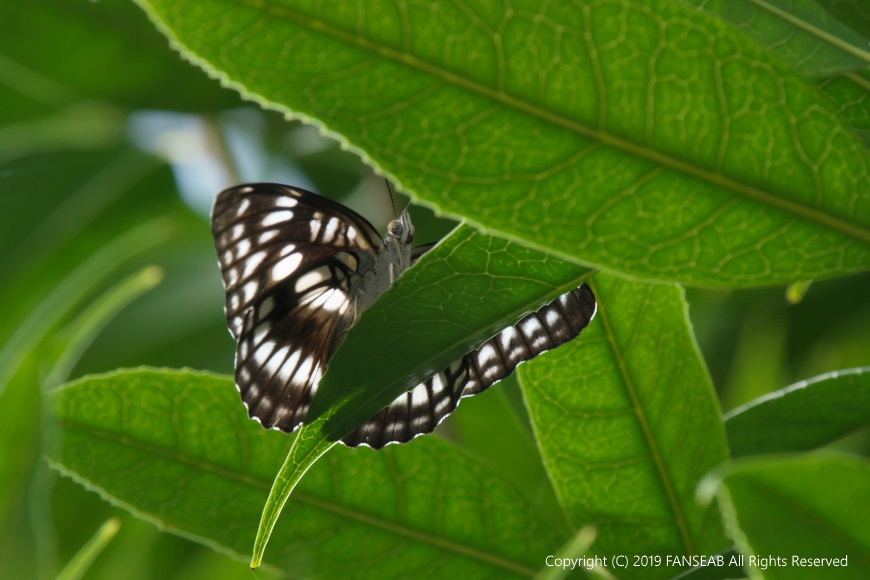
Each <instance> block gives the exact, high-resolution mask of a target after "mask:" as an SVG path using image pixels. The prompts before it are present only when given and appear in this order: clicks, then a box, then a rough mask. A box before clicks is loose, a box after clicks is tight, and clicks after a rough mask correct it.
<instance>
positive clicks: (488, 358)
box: [477, 344, 496, 366]
mask: <svg viewBox="0 0 870 580" xmlns="http://www.w3.org/2000/svg"><path fill="white" fill-rule="evenodd" d="M495 357H496V353H495V349H494V348H493V347H492V345H490V344H484V345H483V346H482V347H480V350H479V351H478V352H477V364H479V365H481V366H483V365H491V364H493V362H495Z"/></svg>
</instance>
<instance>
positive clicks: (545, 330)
mask: <svg viewBox="0 0 870 580" xmlns="http://www.w3.org/2000/svg"><path fill="white" fill-rule="evenodd" d="M212 232H213V234H214V237H215V245H216V248H217V252H218V259H219V264H220V267H221V273H222V276H223V281H224V287H225V290H226V297H227V300H226V315H227V323H228V327H229V330H230V333H231V334H232V336H233V338H234V339H235V340H236V342H237V349H236V386H237V387H238V388H239V391H240V393H241V395H242V400H243V401H244V403H245V405H246V407H247V408H248V413H249V415H250V416H251V417H252V418H254V419H256V420H258V421H260V423H261V424H262V425H263V426H264V427H267V428H277V429H280V430H282V431H286V432H291V431H293V430H295V429H296V428H297V427H298V426H299V425H301V424H302V423H303V422H304V420H305V418H306V414H307V412H308V408H309V406H310V403H311V400H312V397H313V395H314V393H315V392H316V389H317V386H318V383H319V382H320V379H321V377H322V376H323V373H324V372H325V369H326V366H327V364H328V362H329V360H330V359H331V357H332V355H333V354H334V353H335V351H336V350H337V349H338V347H339V346H340V344H341V342H342V341H343V340H344V337H345V335H346V334H347V331H348V330H349V329H350V328H351V327H352V326H353V325H354V324H355V323H356V321H357V320H358V318H359V316H360V315H361V314H362V312H363V311H365V310H366V309H367V308H368V307H369V306H371V305H372V304H373V303H374V302H375V301H376V300H377V299H378V297H379V296H380V295H381V294H383V293H384V292H385V291H386V290H387V289H388V288H389V287H390V285H391V284H392V283H393V282H395V280H396V279H397V278H398V277H399V276H400V275H401V274H402V273H403V272H404V271H405V270H407V269H408V268H410V267H411V266H413V264H414V263H415V262H416V261H417V260H418V259H419V258H420V256H422V255H423V253H425V252H426V251H427V250H428V249H429V247H430V246H418V247H416V248H415V247H413V246H412V241H413V236H414V228H413V225H412V224H411V219H410V216H409V215H408V213H407V211H405V212H403V213H402V214H401V215H400V216H399V217H398V218H397V219H395V220H393V221H392V222H390V224H389V226H388V229H387V234H386V236H384V237H383V238H381V237H380V236H379V235H378V232H377V231H376V230H375V228H374V227H373V226H372V225H371V224H370V223H369V222H368V221H367V220H365V219H364V218H363V217H361V216H360V215H359V214H357V213H356V212H354V211H352V210H350V209H349V208H347V207H345V206H343V205H341V204H338V203H336V202H334V201H331V200H329V199H327V198H324V197H321V196H319V195H317V194H314V193H311V192H308V191H305V190H303V189H299V188H293V187H288V186H284V185H279V184H268V183H260V184H251V185H242V186H238V187H233V188H230V189H227V190H225V191H223V192H221V193H220V194H219V195H218V197H217V199H216V201H215V206H214V210H213V212H212ZM595 308H596V304H595V297H594V296H593V295H592V292H591V290H589V287H588V286H586V285H583V286H581V287H580V288H577V289H576V290H573V291H571V292H568V293H566V294H564V295H562V296H560V297H558V298H557V299H556V300H554V301H552V302H551V303H549V304H546V305H544V306H543V307H541V309H539V310H538V311H536V312H532V313H530V314H528V315H526V316H525V317H524V318H523V319H522V320H520V321H519V322H518V323H517V324H515V325H514V326H509V327H507V328H505V329H504V330H502V331H501V332H500V333H499V334H498V335H496V336H494V337H493V338H491V339H490V340H488V341H485V342H484V343H483V344H482V345H480V346H479V347H478V348H477V349H475V350H473V351H471V352H469V353H468V354H467V355H465V356H464V357H462V358H461V359H459V360H457V361H455V362H454V363H453V364H451V365H449V366H448V367H447V368H446V369H444V370H443V371H441V372H437V373H434V374H433V375H432V376H431V377H429V378H428V379H427V380H426V381H424V382H422V383H420V384H419V385H417V386H416V387H415V388H414V389H412V390H411V391H409V392H407V393H404V394H403V395H401V396H399V397H398V398H397V399H396V400H394V401H393V402H392V403H391V404H390V405H389V406H387V407H386V408H384V409H382V410H381V411H380V412H379V413H378V414H376V415H375V416H374V417H372V418H371V419H369V420H368V421H366V422H365V423H364V424H363V425H361V426H360V427H359V428H357V429H356V430H355V431H354V432H352V433H350V434H349V435H347V436H346V437H345V438H344V439H343V442H344V443H345V444H347V445H349V446H357V445H367V446H370V447H374V448H380V447H383V446H384V445H387V444H389V443H396V442H406V441H409V440H411V439H413V438H414V437H416V436H418V435H421V434H424V433H429V432H431V431H432V430H433V429H434V428H435V427H436V426H437V425H438V423H439V422H440V421H441V420H443V419H444V417H446V416H447V415H448V414H450V413H451V412H452V411H453V410H454V409H455V408H456V406H457V405H458V404H459V400H460V398H461V397H463V396H470V395H474V394H477V393H479V392H481V391H483V390H485V389H486V388H488V387H489V386H491V385H492V384H493V383H495V382H497V381H498V380H500V379H503V378H505V377H506V376H507V375H509V374H510V373H511V372H513V370H514V369H515V368H516V366H517V365H518V364H520V363H521V362H523V361H525V360H528V359H530V358H532V357H534V356H536V355H537V354H540V353H541V352H543V351H545V350H548V349H550V348H554V347H556V346H558V345H560V344H563V343H564V342H567V341H568V340H570V339H572V338H574V337H575V336H577V335H578V334H579V333H580V331H582V329H583V328H585V326H586V325H587V324H588V322H589V320H591V318H592V316H594V314H595Z"/></svg>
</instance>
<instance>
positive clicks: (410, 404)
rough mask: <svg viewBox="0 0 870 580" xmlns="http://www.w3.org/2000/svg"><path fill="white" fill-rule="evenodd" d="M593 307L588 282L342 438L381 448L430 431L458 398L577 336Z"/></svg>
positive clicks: (594, 302)
mask: <svg viewBox="0 0 870 580" xmlns="http://www.w3.org/2000/svg"><path fill="white" fill-rule="evenodd" d="M596 307H597V305H596V301H595V295H594V294H593V293H592V290H591V289H590V288H589V286H587V285H586V284H583V285H582V286H580V287H579V288H576V289H575V290H572V291H571V292H567V293H565V294H563V295H561V296H559V297H558V298H556V299H555V300H553V301H552V302H549V303H548V304H545V305H544V306H542V307H541V308H540V309H538V310H537V311H535V312H532V313H530V314H527V315H526V316H524V317H523V318H522V319H521V320H520V321H519V322H518V323H517V324H515V325H513V326H508V327H507V328H505V329H504V330H502V331H501V332H499V333H498V334H496V335H495V336H494V337H492V338H490V339H489V340H487V341H486V342H484V343H483V344H481V345H480V346H479V347H478V348H476V349H474V350H472V351H471V352H469V353H468V354H466V355H465V356H464V357H462V358H461V359H459V360H458V361H456V362H454V363H453V364H452V365H450V366H449V367H448V368H446V369H444V370H443V371H441V372H440V373H436V374H435V375H433V376H432V377H430V378H429V379H427V380H426V381H424V382H422V383H420V384H419V385H417V386H416V387H414V389H412V390H411V391H408V392H407V393H403V394H402V395H400V396H399V397H398V398H396V399H395V400H394V401H393V402H392V403H390V405H389V406H387V407H386V408H385V409H382V410H381V411H380V412H379V413H378V414H377V415H375V416H374V417H372V418H371V419H369V420H368V421H366V422H365V423H363V424H362V425H361V426H360V427H359V428H357V429H356V430H355V431H354V432H353V433H351V434H350V435H348V436H347V437H345V438H344V439H343V440H342V441H343V443H344V444H345V445H347V446H349V447H356V446H358V445H367V446H369V447H372V448H375V449H380V448H381V447H383V446H384V445H388V444H390V443H406V442H408V441H410V440H411V439H413V438H414V437H417V436H419V435H423V434H426V433H431V432H432V431H433V430H434V429H435V427H437V426H438V424H439V423H440V422H441V421H443V420H444V418H446V417H447V415H449V414H450V413H452V412H453V411H454V410H455V409H456V407H457V406H458V405H459V401H460V399H461V398H462V397H470V396H472V395H476V394H478V393H481V392H483V391H485V390H486V389H488V388H489V387H491V386H492V385H494V384H495V383H496V382H498V381H500V380H502V379H504V378H505V377H507V376H509V375H510V374H511V373H513V372H514V370H516V368H517V366H518V365H519V364H520V363H522V362H525V361H527V360H530V359H532V358H534V357H536V356H538V355H539V354H541V353H543V352H545V351H548V350H550V349H552V348H556V347H557V346H560V345H562V344H565V343H566V342H568V341H570V340H572V339H574V338H576V337H577V335H579V334H580V333H581V332H582V331H583V329H584V328H586V326H587V325H588V324H589V322H590V321H591V320H592V318H593V317H594V316H595V311H596Z"/></svg>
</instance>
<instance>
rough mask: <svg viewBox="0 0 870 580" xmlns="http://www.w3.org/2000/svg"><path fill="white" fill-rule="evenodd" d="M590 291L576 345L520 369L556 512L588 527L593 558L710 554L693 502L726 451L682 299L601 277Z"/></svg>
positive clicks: (666, 289) (708, 513) (709, 522)
mask: <svg viewBox="0 0 870 580" xmlns="http://www.w3.org/2000/svg"><path fill="white" fill-rule="evenodd" d="M592 288H593V290H594V291H595V294H596V296H597V297H598V300H599V312H598V315H597V317H596V319H595V320H594V321H593V322H592V324H591V325H590V327H589V328H588V329H587V330H586V332H585V333H584V334H583V335H582V336H581V337H580V339H579V340H576V341H574V342H572V343H570V344H569V345H566V346H564V347H562V348H560V349H558V350H555V351H553V352H550V353H547V354H545V355H543V356H541V357H538V359H536V360H535V364H533V365H531V364H530V365H527V366H524V367H521V369H520V380H521V383H522V385H523V388H524V391H525V394H526V398H527V401H528V406H529V411H530V413H531V415H532V419H533V422H534V425H535V430H536V433H537V437H538V442H539V445H540V448H541V451H542V453H543V456H544V459H545V462H546V465H547V469H548V470H549V472H550V475H551V477H552V480H553V485H554V487H555V488H556V492H557V494H558V495H559V497H560V499H561V501H562V505H563V506H564V508H565V510H566V512H567V514H568V517H569V519H570V521H571V523H572V524H573V526H574V527H575V528H576V527H579V526H581V525H593V526H595V527H596V528H597V530H598V538H597V540H596V542H595V544H594V546H593V551H594V553H596V554H599V555H602V556H604V555H609V554H647V555H648V554H670V555H691V554H702V555H707V556H709V555H711V554H715V553H717V552H719V551H721V550H723V549H724V548H726V547H727V542H726V540H725V538H724V536H723V533H722V530H721V524H720V523H719V521H718V513H717V512H716V510H715V509H711V508H709V507H708V508H701V507H699V506H697V505H696V504H695V499H694V493H695V486H696V484H697V482H698V481H699V480H700V479H701V477H703V475H704V474H705V473H706V472H707V471H708V470H710V469H712V468H713V467H714V466H716V465H717V464H718V463H720V462H721V461H723V460H725V459H726V458H727V456H728V451H727V447H726V443H725V432H724V429H723V428H722V426H721V422H720V417H719V409H718V404H717V402H716V398H715V394H714V392H713V389H712V386H711V384H710V379H709V377H708V375H707V371H706V368H705V366H704V364H703V362H702V361H701V359H700V356H699V354H698V351H697V347H696V345H695V342H694V338H693V336H692V334H691V331H690V329H689V326H688V320H687V317H686V303H685V301H684V300H683V295H682V291H681V290H680V289H679V288H677V287H675V286H671V285H646V284H641V283H635V282H629V281H626V280H622V279H619V278H615V277H612V276H608V275H605V274H597V275H596V276H595V278H594V280H593V283H592ZM676 571H677V570H675V569H673V568H667V567H661V568H648V569H637V568H633V569H632V573H633V574H640V575H647V576H651V577H660V576H662V575H673V574H674V573H675V572H676Z"/></svg>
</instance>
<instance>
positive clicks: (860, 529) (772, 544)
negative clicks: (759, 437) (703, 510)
mask: <svg viewBox="0 0 870 580" xmlns="http://www.w3.org/2000/svg"><path fill="white" fill-rule="evenodd" d="M868 489H870V463H868V462H867V460H866V459H861V458H857V457H850V456H846V455H839V454H832V453H814V454H804V455H795V456H783V457H770V458H756V459H748V460H744V461H737V462H735V463H734V464H733V465H731V466H729V467H727V468H725V469H723V470H721V471H720V472H718V473H717V474H716V475H714V476H710V477H709V478H708V479H705V480H704V482H703V484H702V488H701V490H700V494H701V495H702V497H704V498H709V497H712V496H714V495H715V497H716V498H717V500H718V503H719V505H720V506H721V509H722V512H723V514H724V516H725V517H724V521H725V524H726V526H727V528H728V534H729V535H730V536H731V537H732V538H734V540H735V542H736V543H737V545H738V547H739V548H740V551H741V552H742V553H743V554H744V555H745V556H746V565H747V568H748V569H749V570H750V572H751V573H752V575H753V577H764V578H770V579H772V580H776V579H779V578H782V579H788V580H800V579H803V578H807V579H816V578H838V579H840V578H842V579H851V578H855V579H856V580H858V579H862V578H867V576H868V575H870V503H868V502H867V490H868ZM750 557H754V558H755V560H754V561H753V560H752V559H750ZM844 558H845V560H844ZM802 559H803V560H802ZM835 561H836V562H835Z"/></svg>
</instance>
